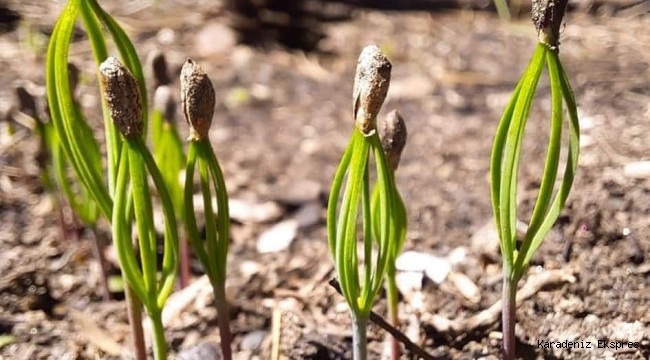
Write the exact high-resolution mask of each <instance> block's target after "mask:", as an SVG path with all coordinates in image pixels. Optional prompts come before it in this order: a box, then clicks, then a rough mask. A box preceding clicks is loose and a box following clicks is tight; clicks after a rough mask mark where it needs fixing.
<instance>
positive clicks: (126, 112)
mask: <svg viewBox="0 0 650 360" xmlns="http://www.w3.org/2000/svg"><path fill="white" fill-rule="evenodd" d="M99 72H100V74H101V79H102V85H103V88H104V96H105V97H106V103H107V104H108V110H109V112H110V114H111V117H112V118H113V123H114V124H115V126H116V127H117V128H118V130H119V131H120V132H121V133H122V135H124V136H125V137H136V136H140V135H142V131H143V127H144V122H143V121H142V99H141V98H140V90H139V88H138V82H137V80H136V79H135V77H133V75H131V73H130V72H129V70H127V68H126V67H124V65H122V63H120V61H119V60H117V58H115V57H113V56H111V57H109V58H108V59H106V61H104V62H103V63H101V65H100V66H99Z"/></svg>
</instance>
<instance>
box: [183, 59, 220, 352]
mask: <svg viewBox="0 0 650 360" xmlns="http://www.w3.org/2000/svg"><path fill="white" fill-rule="evenodd" d="M181 102H182V104H183V114H184V115H185V120H186V121H187V123H188V125H189V127H190V136H189V138H188V141H189V148H188V151H187V166H186V168H185V207H184V208H185V221H186V224H185V226H186V228H187V232H188V239H189V242H190V245H191V246H192V249H193V250H194V253H195V254H196V256H197V257H198V259H199V261H200V262H201V264H202V265H203V269H204V270H205V272H206V274H207V275H208V278H209V279H210V283H211V284H212V289H213V291H214V297H215V306H216V308H217V314H218V316H219V334H220V336H221V352H222V355H223V358H224V360H231V359H232V350H231V341H232V340H231V339H232V335H231V333H230V318H229V313H228V301H227V298H226V270H227V269H226V260H227V256H228V247H229V244H230V215H229V211H228V192H227V190H226V183H225V181H224V178H223V173H222V171H221V166H219V162H218V161H217V157H216V155H215V153H214V150H213V148H212V145H211V144H210V138H209V136H208V135H209V131H210V125H211V124H212V117H213V115H214V107H215V94H214V88H213V87H212V83H211V82H210V78H208V75H207V74H206V73H205V71H203V69H202V68H201V67H200V66H199V65H198V64H197V63H196V62H194V61H192V60H191V59H187V61H186V62H185V64H184V65H183V68H182V70H181ZM197 167H198V172H199V178H200V184H201V194H202V197H203V208H204V210H205V238H202V237H201V235H200V232H199V229H198V226H197V222H196V216H195V214H194V173H195V169H196V168H197ZM212 191H214V192H215V196H216V199H217V209H213V207H212ZM215 210H216V211H215Z"/></svg>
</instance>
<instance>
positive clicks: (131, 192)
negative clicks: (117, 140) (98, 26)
mask: <svg viewBox="0 0 650 360" xmlns="http://www.w3.org/2000/svg"><path fill="white" fill-rule="evenodd" d="M99 70H100V73H101V77H102V85H103V89H104V95H105V98H106V102H107V104H108V109H109V111H110V114H111V117H112V118H113V121H114V123H115V125H116V127H117V128H118V130H119V131H120V133H121V135H122V137H123V139H122V140H123V141H122V149H121V150H120V161H119V165H118V171H117V182H116V186H115V201H114V206H113V217H112V219H111V220H112V221H111V223H112V230H113V231H112V233H113V241H114V243H115V248H116V250H117V254H118V258H119V260H120V266H121V268H122V271H123V274H124V278H125V279H126V280H127V282H128V284H129V286H130V287H131V288H132V289H133V292H134V294H135V295H136V296H137V297H138V298H139V300H140V301H141V302H142V304H143V305H144V308H145V310H146V311H147V314H148V315H149V319H150V320H151V324H152V329H153V344H154V355H155V358H156V359H157V360H163V359H166V358H167V345H166V342H165V333H164V329H163V326H162V309H163V306H164V304H165V301H166V300H167V298H168V297H169V295H170V294H171V292H172V291H173V289H174V284H175V281H176V272H177V271H178V232H177V229H176V215H175V213H174V204H173V203H172V199H171V196H170V194H169V191H168V190H167V187H166V185H165V181H164V180H163V177H162V174H161V173H160V170H159V169H158V167H157V166H156V163H155V161H154V158H153V155H151V153H150V152H149V149H148V148H147V147H146V145H145V143H144V139H143V136H142V135H143V131H144V121H143V120H142V109H141V107H142V102H141V98H140V92H139V89H138V83H137V80H136V79H135V78H134V77H133V76H132V75H131V73H129V71H128V70H127V69H126V68H125V67H124V66H123V65H122V64H121V63H120V62H119V61H118V60H117V59H116V58H114V57H109V58H108V59H107V60H106V61H105V62H103V63H102V64H101V66H100V68H99ZM148 174H149V175H151V179H152V180H153V184H154V185H155V188H156V191H157V193H158V194H159V196H160V200H161V202H162V209H163V214H164V216H165V231H164V252H163V258H162V265H161V266H160V268H159V267H158V261H157V250H158V241H157V234H156V229H155V227H154V223H153V205H152V200H151V198H152V197H151V190H150V189H149V183H148V176H147V175H148ZM133 222H135V227H136V229H137V238H138V250H139V253H140V254H139V255H140V256H139V259H138V257H137V256H136V254H135V251H134V249H133V245H132V242H131V228H132V226H133ZM138 260H139V261H140V264H141V268H140V266H139V265H138Z"/></svg>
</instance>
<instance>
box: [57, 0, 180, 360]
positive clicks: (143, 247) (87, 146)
mask: <svg viewBox="0 0 650 360" xmlns="http://www.w3.org/2000/svg"><path fill="white" fill-rule="evenodd" d="M78 17H81V19H82V20H83V28H84V29H85V30H86V32H87V34H88V39H89V41H90V44H91V48H92V50H93V55H94V58H95V61H96V63H97V65H98V67H100V64H101V63H103V62H104V61H105V60H106V61H105V62H104V63H103V64H101V69H100V71H99V72H98V76H99V78H100V83H101V84H102V91H103V95H104V98H105V101H103V102H102V107H103V110H104V111H103V114H104V126H105V129H106V134H105V139H106V156H107V159H106V161H102V159H101V155H100V152H99V147H98V146H96V142H95V139H94V136H93V135H94V134H93V132H92V130H91V129H90V127H88V125H87V124H86V123H85V120H84V119H83V116H82V115H81V111H80V110H79V108H78V107H77V106H76V104H75V101H74V98H73V92H74V87H75V84H76V82H77V80H75V79H76V78H75V76H74V74H75V71H74V70H73V69H72V68H70V67H69V65H68V60H69V59H68V55H69V49H70V46H71V41H72V34H73V32H74V30H75V26H76V21H77V18H78ZM102 28H104V29H106V30H107V32H106V34H110V38H111V39H112V40H113V42H114V44H115V48H116V49H117V50H118V51H119V53H120V59H121V60H122V62H123V64H124V65H122V64H120V63H119V61H117V60H116V59H114V58H110V59H109V57H108V48H107V38H106V37H105V35H104V32H103V31H102ZM46 84H47V96H48V104H49V108H50V116H51V119H52V124H53V128H54V133H55V135H56V136H55V137H54V138H56V139H58V142H59V145H60V148H61V154H63V155H65V159H67V161H69V163H70V165H71V166H72V168H73V169H74V173H75V175H76V176H77V178H78V179H79V181H80V183H81V185H82V186H83V189H84V190H85V191H87V192H88V193H89V194H90V195H91V196H92V198H93V199H94V200H95V202H96V204H97V206H98V208H99V210H100V211H101V214H102V215H103V216H104V217H105V218H106V219H108V220H109V221H110V222H111V226H112V230H113V237H114V239H113V240H114V242H115V244H116V248H117V249H118V256H119V259H120V266H121V268H122V275H123V277H124V279H125V280H126V281H125V283H126V284H127V286H126V287H125V289H124V294H125V297H126V302H127V309H128V315H129V323H130V325H131V331H132V335H133V341H132V343H133V348H134V355H135V358H136V359H137V360H144V359H146V357H147V354H146V348H145V343H144V338H143V336H144V335H143V333H144V332H143V329H142V314H141V312H142V305H144V307H145V309H146V310H147V313H148V314H149V316H150V319H151V321H152V323H153V335H154V341H153V344H154V351H153V352H154V355H155V357H156V359H163V358H166V344H165V339H164V331H163V329H162V323H161V321H160V313H161V311H162V307H163V305H164V303H165V301H166V299H167V297H168V296H169V294H170V293H171V291H172V290H173V286H174V282H175V274H176V271H177V267H178V266H177V263H178V260H177V259H178V256H177V252H178V250H177V249H176V246H177V243H178V239H177V230H176V223H175V219H174V216H173V206H172V205H171V201H170V196H169V193H168V191H167V189H166V187H165V184H164V183H163V181H162V177H161V175H160V171H159V169H158V168H157V167H156V165H155V163H154V161H153V157H152V156H151V153H150V152H149V151H148V149H147V148H146V146H145V145H144V136H143V135H144V132H145V131H146V130H145V129H146V119H147V111H148V105H147V97H146V87H145V84H144V77H143V75H142V67H141V64H140V61H139V59H138V55H137V53H136V51H135V47H134V46H133V43H132V42H131V41H130V39H129V38H128V36H127V35H126V33H125V32H124V30H123V29H122V28H121V27H120V26H119V24H118V23H117V22H116V21H115V20H114V19H113V18H112V17H111V16H110V15H109V14H108V13H106V11H104V9H102V8H101V6H100V5H99V3H98V2H97V0H84V1H81V0H69V1H68V2H67V4H66V6H65V8H64V10H63V12H62V14H61V16H60V17H59V19H58V21H57V24H56V26H54V31H53V33H52V36H51V37H50V43H49V46H48V51H47V68H46ZM93 144H95V145H93ZM102 164H106V167H107V169H104V168H103V167H102ZM106 173H107V174H108V176H107V179H105V178H104V174H106ZM149 176H150V178H151V180H153V184H154V185H155V187H156V193H157V194H159V196H160V200H161V202H162V205H163V206H162V207H163V214H164V216H165V231H164V243H163V249H164V255H163V258H162V259H161V260H162V261H161V262H162V264H160V262H159V261H158V259H157V250H158V246H157V242H156V239H157V236H156V232H155V228H154V226H153V211H152V203H151V202H152V199H151V191H150V189H149V181H148V180H149ZM133 224H135V225H136V227H137V233H138V247H139V250H140V256H139V258H137V257H136V255H135V252H134V249H133V243H132V241H131V226H132V225H133ZM140 264H141V265H140ZM159 265H160V266H159Z"/></svg>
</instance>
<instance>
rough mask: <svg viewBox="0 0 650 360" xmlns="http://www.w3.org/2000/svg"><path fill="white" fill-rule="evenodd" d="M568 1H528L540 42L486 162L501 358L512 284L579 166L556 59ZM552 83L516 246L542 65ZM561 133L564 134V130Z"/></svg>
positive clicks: (510, 326)
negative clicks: (496, 252)
mask: <svg viewBox="0 0 650 360" xmlns="http://www.w3.org/2000/svg"><path fill="white" fill-rule="evenodd" d="M567 2H568V0H557V1H546V0H534V1H533V12H532V16H533V22H534V24H535V27H536V28H537V31H538V34H539V42H538V44H537V47H536V48H535V52H534V53H533V57H532V60H531V62H530V64H529V65H528V68H527V69H526V70H525V72H524V74H523V76H522V78H521V80H520V81H519V83H518V84H517V87H516V88H515V90H514V92H513V94H512V97H511V98H510V102H509V103H508V105H507V106H506V109H505V111H504V113H503V116H502V118H501V121H500V122H499V126H498V128H497V131H496V136H495V139H494V146H493V148H492V159H491V166H490V189H491V196H492V209H493V212H494V218H495V221H496V225H497V231H498V234H499V245H500V247H501V254H502V256H503V299H502V303H503V309H502V311H503V312H502V328H503V348H502V351H503V358H504V359H506V360H511V359H514V358H515V323H516V319H515V314H516V296H517V283H518V282H519V280H520V279H521V278H522V276H523V275H524V274H525V272H526V270H527V269H528V267H529V264H530V260H531V258H532V256H533V255H534V253H535V251H536V250H537V249H538V248H539V246H540V245H541V244H542V241H543V240H544V238H545V237H546V235H547V234H548V232H549V231H550V229H551V227H552V226H553V224H554V223H555V221H556V220H557V218H558V216H559V214H560V211H561V209H562V207H563V206H564V203H565V202H566V200H567V197H568V196H569V192H570V190H571V185H572V184H573V179H574V176H575V172H576V169H577V167H578V152H579V134H580V129H579V123H578V115H577V108H576V101H575V98H574V95H573V91H572V90H571V86H570V84H569V78H568V76H567V75H566V73H565V71H564V68H563V66H562V63H561V62H560V58H559V55H558V53H559V45H560V42H559V36H560V28H561V26H562V19H563V17H564V12H565V10H566V5H567ZM544 67H546V68H547V70H548V78H549V83H550V88H551V124H550V125H551V126H550V134H549V143H548V148H547V153H546V160H545V165H544V171H543V173H542V177H541V179H540V188H539V191H538V194H537V200H536V202H535V206H534V208H533V212H532V215H531V218H530V222H529V225H528V230H527V231H526V234H525V236H524V239H523V242H522V243H521V246H520V247H518V246H517V231H516V222H517V175H518V169H519V160H520V155H521V149H522V143H523V140H524V133H525V126H526V121H527V119H528V115H529V112H530V107H531V104H532V101H533V98H534V95H535V91H536V89H537V83H538V81H539V79H540V77H541V73H542V70H543V68H544ZM563 106H566V110H567V111H568V115H569V116H568V126H567V128H568V130H569V131H568V136H567V138H568V150H567V160H566V165H565V168H564V173H563V176H562V179H561V181H560V184H559V187H558V189H557V190H556V189H555V184H556V181H557V174H558V169H559V166H560V152H561V148H562V129H563V118H564V116H563ZM565 136H566V135H565Z"/></svg>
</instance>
